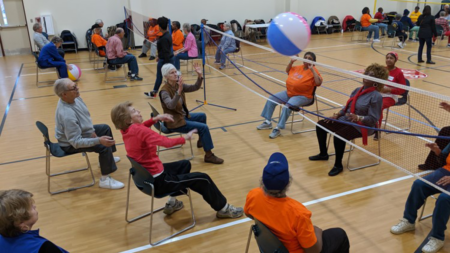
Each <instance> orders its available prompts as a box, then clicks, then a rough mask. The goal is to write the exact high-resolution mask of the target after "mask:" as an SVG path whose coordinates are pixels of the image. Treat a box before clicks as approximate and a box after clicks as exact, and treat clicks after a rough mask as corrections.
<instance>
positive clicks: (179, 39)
mask: <svg viewBox="0 0 450 253" xmlns="http://www.w3.org/2000/svg"><path fill="white" fill-rule="evenodd" d="M183 41H184V35H183V33H182V32H181V31H180V30H179V29H178V30H177V31H176V32H172V44H173V51H177V50H179V49H182V48H183Z"/></svg>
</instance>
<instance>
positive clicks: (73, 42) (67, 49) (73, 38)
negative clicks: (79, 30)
mask: <svg viewBox="0 0 450 253" xmlns="http://www.w3.org/2000/svg"><path fill="white" fill-rule="evenodd" d="M63 32H64V31H63ZM70 35H71V36H72V41H64V42H63V43H62V44H61V48H62V49H63V50H64V52H66V51H75V53H76V54H77V53H78V48H77V43H76V41H77V37H76V36H75V34H74V33H73V32H70ZM64 46H65V47H66V49H64ZM67 46H73V48H72V47H69V48H67Z"/></svg>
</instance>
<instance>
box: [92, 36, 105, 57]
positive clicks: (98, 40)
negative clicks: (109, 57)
mask: <svg viewBox="0 0 450 253" xmlns="http://www.w3.org/2000/svg"><path fill="white" fill-rule="evenodd" d="M91 42H92V43H93V44H94V45H95V46H97V47H105V46H106V43H107V41H106V40H105V39H104V38H102V36H100V35H98V34H96V33H94V34H92V37H91ZM98 53H99V54H100V56H105V51H103V50H101V49H99V50H98Z"/></svg>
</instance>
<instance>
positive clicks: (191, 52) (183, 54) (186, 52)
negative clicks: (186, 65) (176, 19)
mask: <svg viewBox="0 0 450 253" xmlns="http://www.w3.org/2000/svg"><path fill="white" fill-rule="evenodd" d="M183 31H184V34H187V36H186V40H185V41H184V47H183V48H181V49H179V50H177V51H175V52H174V53H173V54H174V55H175V68H176V69H177V70H180V60H189V59H196V58H197V57H198V48H197V42H196V41H195V36H194V35H193V34H192V32H191V25H190V24H189V23H184V24H183Z"/></svg>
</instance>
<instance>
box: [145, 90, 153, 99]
mask: <svg viewBox="0 0 450 253" xmlns="http://www.w3.org/2000/svg"><path fill="white" fill-rule="evenodd" d="M144 95H146V96H147V97H148V98H155V97H156V92H155V91H150V92H144Z"/></svg>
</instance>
